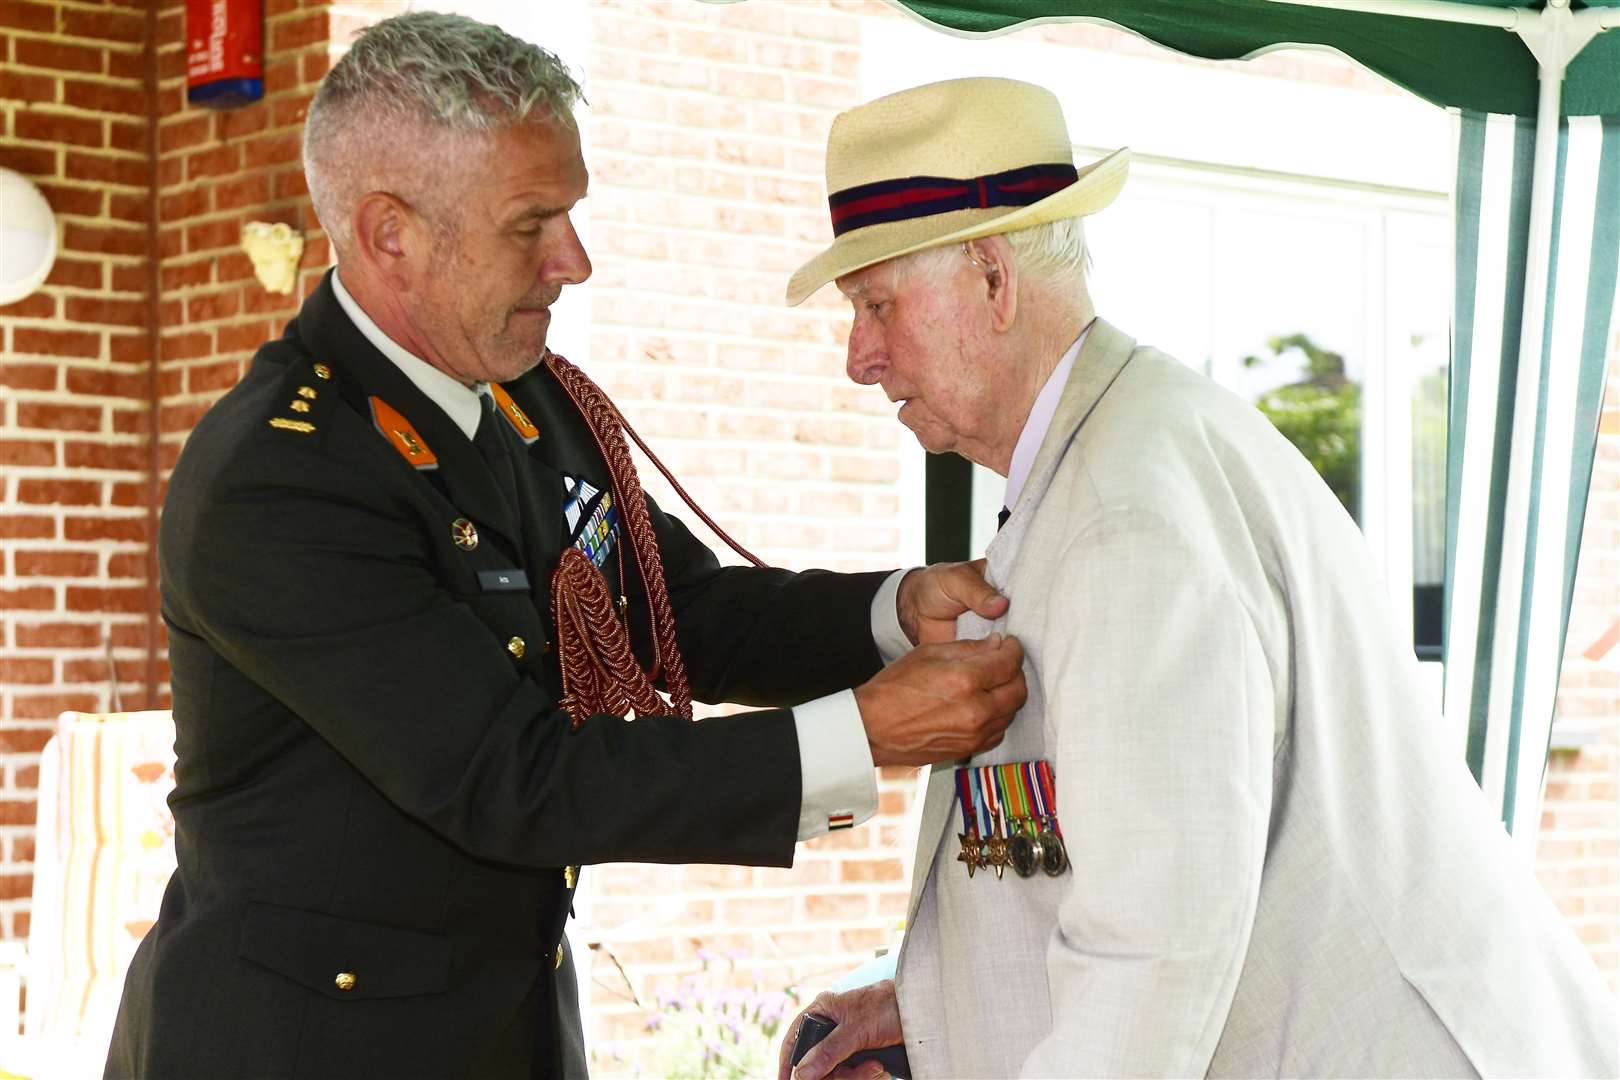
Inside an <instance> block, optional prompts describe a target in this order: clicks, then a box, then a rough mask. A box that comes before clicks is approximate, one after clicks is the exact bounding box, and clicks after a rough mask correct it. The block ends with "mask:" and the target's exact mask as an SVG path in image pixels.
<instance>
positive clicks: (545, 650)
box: [540, 641, 551, 656]
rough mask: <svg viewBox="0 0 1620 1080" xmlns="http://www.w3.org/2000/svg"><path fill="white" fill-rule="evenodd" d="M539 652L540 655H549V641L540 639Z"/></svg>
mask: <svg viewBox="0 0 1620 1080" xmlns="http://www.w3.org/2000/svg"><path fill="white" fill-rule="evenodd" d="M540 654H541V655H542V656H550V655H551V642H549V641H542V642H541V643H540Z"/></svg>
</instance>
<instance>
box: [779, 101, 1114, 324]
mask: <svg viewBox="0 0 1620 1080" xmlns="http://www.w3.org/2000/svg"><path fill="white" fill-rule="evenodd" d="M1129 167H1130V151H1129V150H1128V149H1120V150H1115V151H1114V152H1113V153H1111V154H1109V155H1108V156H1107V157H1104V158H1102V159H1100V160H1098V161H1095V162H1092V163H1091V164H1090V165H1087V166H1086V167H1085V168H1083V169H1076V168H1075V167H1074V151H1073V150H1072V149H1071V147H1070V143H1069V128H1068V125H1067V124H1065V123H1064V122H1063V110H1062V108H1061V107H1060V106H1059V105H1058V99H1057V97H1056V96H1055V95H1053V93H1052V92H1051V91H1050V90H1046V89H1043V88H1042V87H1039V86H1034V85H1032V84H1030V83H1026V82H1018V81H1017V80H1015V79H952V80H950V81H948V82H937V83H930V84H928V85H927V86H919V87H916V88H914V89H911V90H902V91H900V92H899V93H898V94H890V95H889V96H888V97H881V98H878V99H877V100H876V101H873V102H869V103H867V104H865V105H860V106H857V107H855V108H853V109H850V110H849V111H848V112H843V113H839V114H838V116H837V117H836V118H835V119H834V120H833V124H832V131H831V133H830V134H829V135H828V136H827V191H828V192H829V195H828V198H827V204H828V208H829V210H830V211H831V212H832V223H833V237H834V239H833V242H832V246H831V247H829V248H828V249H827V250H826V251H823V252H822V253H821V254H819V255H817V256H816V257H815V258H813V259H811V260H810V261H809V262H807V263H805V264H804V265H803V266H801V267H799V269H798V270H797V271H796V272H795V273H794V275H793V277H792V279H791V280H790V281H789V282H788V287H787V302H788V303H789V304H790V305H792V304H798V303H799V302H800V301H802V300H803V299H804V298H805V297H807V296H809V295H810V294H811V293H813V292H815V291H816V290H817V289H819V288H821V287H822V286H823V285H825V284H827V282H829V281H832V280H834V279H835V278H839V277H842V276H843V275H845V274H849V273H853V272H854V271H856V270H860V269H862V268H863V267H867V266H871V265H872V264H873V263H879V262H882V261H883V260H884V259H892V258H894V257H895V256H897V255H906V254H909V253H911V252H913V251H921V250H922V249H923V248H930V247H938V246H941V245H944V244H954V243H956V242H958V241H961V240H972V239H974V238H975V237H980V236H989V235H991V234H992V233H1004V232H1012V231H1014V230H1016V229H1028V228H1032V227H1034V226H1036V225H1044V224H1046V223H1047V222H1049V221H1058V220H1060V219H1062V218H1070V217H1081V216H1083V215H1086V214H1091V213H1095V212H1096V211H1098V210H1101V209H1102V208H1103V207H1105V206H1107V205H1108V204H1109V203H1110V202H1112V201H1113V199H1114V196H1115V195H1117V194H1119V189H1120V187H1121V186H1122V185H1123V184H1124V183H1125V173H1126V171H1127V170H1128V169H1129Z"/></svg>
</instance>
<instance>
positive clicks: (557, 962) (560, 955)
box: [551, 945, 562, 968]
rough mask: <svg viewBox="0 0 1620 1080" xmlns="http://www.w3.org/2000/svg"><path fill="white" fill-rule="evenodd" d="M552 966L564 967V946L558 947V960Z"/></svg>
mask: <svg viewBox="0 0 1620 1080" xmlns="http://www.w3.org/2000/svg"><path fill="white" fill-rule="evenodd" d="M551 966H552V967H553V968H560V967H562V946H561V945H558V946H557V959H556V961H555V962H554V963H553V964H552V965H551Z"/></svg>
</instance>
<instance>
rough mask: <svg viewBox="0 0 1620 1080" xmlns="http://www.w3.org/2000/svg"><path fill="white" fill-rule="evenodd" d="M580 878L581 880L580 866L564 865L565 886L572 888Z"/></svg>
mask: <svg viewBox="0 0 1620 1080" xmlns="http://www.w3.org/2000/svg"><path fill="white" fill-rule="evenodd" d="M578 880H579V867H577V866H565V867H563V888H565V889H572V888H573V887H574V882H576V881H578Z"/></svg>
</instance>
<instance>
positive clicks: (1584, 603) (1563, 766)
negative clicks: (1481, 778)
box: [1536, 326, 1620, 991]
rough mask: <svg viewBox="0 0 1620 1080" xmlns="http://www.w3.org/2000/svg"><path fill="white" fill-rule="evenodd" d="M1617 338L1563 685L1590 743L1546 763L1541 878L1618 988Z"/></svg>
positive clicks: (1562, 709)
mask: <svg viewBox="0 0 1620 1080" xmlns="http://www.w3.org/2000/svg"><path fill="white" fill-rule="evenodd" d="M1614 335H1615V336H1614V341H1613V342H1612V346H1613V347H1612V348H1611V350H1610V355H1609V373H1608V388H1607V389H1608V392H1607V394H1606V395H1605V397H1604V403H1603V412H1602V413H1601V415H1600V418H1599V428H1598V432H1599V433H1598V451H1597V462H1596V465H1595V467H1594V469H1593V473H1592V492H1591V496H1590V501H1589V502H1588V504H1587V508H1586V523H1585V527H1584V530H1583V533H1582V537H1581V558H1580V566H1579V568H1578V569H1577V572H1576V577H1575V600H1574V604H1573V605H1572V607H1571V612H1570V620H1569V635H1568V638H1567V639H1566V642H1565V645H1564V667H1563V671H1562V672H1561V673H1560V679H1559V688H1558V715H1559V720H1560V723H1562V724H1568V725H1571V726H1577V727H1579V728H1580V729H1581V730H1583V731H1584V732H1586V733H1587V735H1588V737H1589V738H1590V740H1591V741H1590V742H1588V743H1586V744H1585V745H1583V746H1582V747H1580V749H1579V750H1578V751H1576V752H1565V753H1554V754H1553V755H1552V757H1551V760H1550V761H1549V762H1548V764H1547V793H1546V799H1545V801H1544V802H1543V804H1542V812H1541V834H1540V836H1539V838H1538V839H1537V852H1536V873H1537V876H1538V877H1539V878H1540V880H1541V883H1542V885H1543V886H1544V887H1545V888H1546V889H1547V892H1548V893H1549V894H1551V896H1552V898H1553V900H1554V901H1555V902H1556V903H1557V904H1558V908H1559V910H1560V911H1562V912H1563V913H1564V915H1565V917H1566V918H1568V919H1569V921H1570V925H1572V926H1573V927H1574V928H1575V932H1576V933H1577V934H1579V935H1580V937H1581V940H1582V941H1583V942H1585V943H1586V947H1587V948H1588V949H1590V950H1591V952H1592V956H1593V957H1594V958H1595V959H1596V960H1597V962H1598V966H1599V967H1601V968H1602V969H1603V973H1604V974H1605V975H1606V976H1607V977H1608V979H1609V983H1610V985H1611V986H1613V987H1614V988H1615V989H1616V991H1620V813H1617V812H1616V807H1617V805H1620V643H1616V642H1614V640H1613V635H1614V634H1615V633H1616V632H1620V326H1616V328H1615V331H1614Z"/></svg>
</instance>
